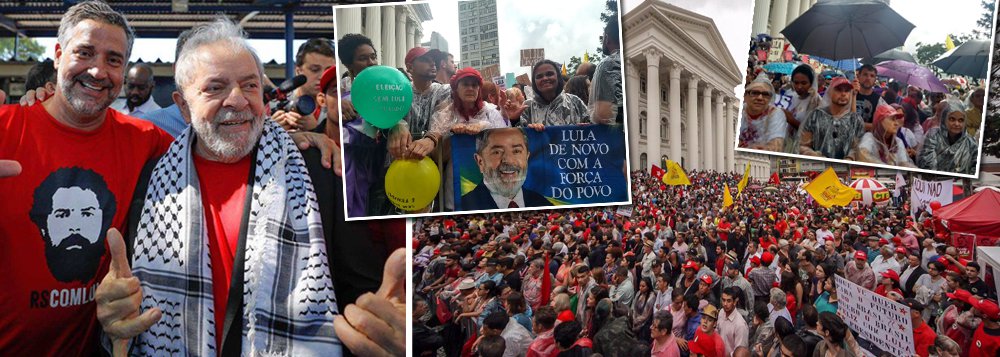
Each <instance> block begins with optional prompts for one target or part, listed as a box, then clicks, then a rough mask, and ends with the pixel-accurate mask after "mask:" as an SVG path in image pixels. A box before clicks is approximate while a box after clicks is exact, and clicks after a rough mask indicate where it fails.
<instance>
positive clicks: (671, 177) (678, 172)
mask: <svg viewBox="0 0 1000 357" xmlns="http://www.w3.org/2000/svg"><path fill="white" fill-rule="evenodd" d="M661 181H663V183H665V184H667V185H670V186H678V185H683V186H690V185H691V180H688V176H687V173H685V172H684V169H683V168H681V165H680V164H678V163H677V162H674V161H671V160H667V173H666V174H664V175H663V179H661Z"/></svg>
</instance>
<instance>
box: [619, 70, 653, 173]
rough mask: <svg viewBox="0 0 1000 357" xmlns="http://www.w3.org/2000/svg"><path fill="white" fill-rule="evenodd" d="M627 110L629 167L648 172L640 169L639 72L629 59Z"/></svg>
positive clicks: (626, 85) (645, 168) (626, 81)
mask: <svg viewBox="0 0 1000 357" xmlns="http://www.w3.org/2000/svg"><path fill="white" fill-rule="evenodd" d="M624 65H625V76H626V78H625V87H626V89H625V93H626V95H625V96H626V98H627V100H626V102H627V103H626V104H627V107H626V108H625V110H626V111H627V113H628V120H627V125H628V155H629V158H628V160H629V167H631V168H632V170H639V169H643V170H648V169H649V168H648V167H639V155H640V153H641V151H640V149H639V70H638V69H636V68H635V65H633V64H632V62H631V61H629V60H628V59H626V60H625V64H624Z"/></svg>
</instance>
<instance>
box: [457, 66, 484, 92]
mask: <svg viewBox="0 0 1000 357" xmlns="http://www.w3.org/2000/svg"><path fill="white" fill-rule="evenodd" d="M468 77H472V78H475V79H476V80H478V81H479V84H480V85H482V84H483V75H482V74H479V71H477V70H476V69H475V68H472V67H465V68H462V69H460V70H458V71H457V72H455V75H453V76H451V82H450V83H451V88H452V89H453V90H454V89H455V88H458V81H460V80H462V78H468Z"/></svg>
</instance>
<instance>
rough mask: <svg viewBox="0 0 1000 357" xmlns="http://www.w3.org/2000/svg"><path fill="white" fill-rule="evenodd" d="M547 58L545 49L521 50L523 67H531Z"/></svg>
mask: <svg viewBox="0 0 1000 357" xmlns="http://www.w3.org/2000/svg"><path fill="white" fill-rule="evenodd" d="M544 58H545V49H544V48H526V49H522V50H521V67H531V66H534V65H535V62H538V61H541V60H542V59H544Z"/></svg>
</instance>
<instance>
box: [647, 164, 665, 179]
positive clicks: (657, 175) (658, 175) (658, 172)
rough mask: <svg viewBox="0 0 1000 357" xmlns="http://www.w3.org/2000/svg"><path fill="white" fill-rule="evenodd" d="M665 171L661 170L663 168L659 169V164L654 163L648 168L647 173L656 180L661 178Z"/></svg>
mask: <svg viewBox="0 0 1000 357" xmlns="http://www.w3.org/2000/svg"><path fill="white" fill-rule="evenodd" d="M666 173H667V172H666V171H663V169H661V168H660V167H659V166H656V165H653V168H652V169H651V170H649V174H650V175H653V177H655V178H656V180H657V181H661V180H663V175H665V174H666Z"/></svg>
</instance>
